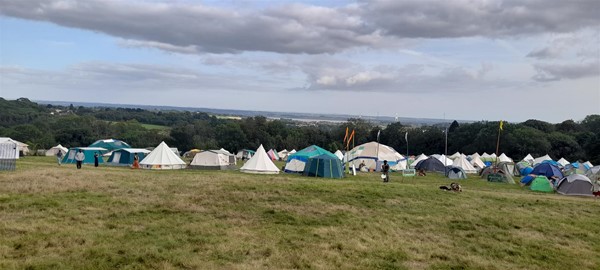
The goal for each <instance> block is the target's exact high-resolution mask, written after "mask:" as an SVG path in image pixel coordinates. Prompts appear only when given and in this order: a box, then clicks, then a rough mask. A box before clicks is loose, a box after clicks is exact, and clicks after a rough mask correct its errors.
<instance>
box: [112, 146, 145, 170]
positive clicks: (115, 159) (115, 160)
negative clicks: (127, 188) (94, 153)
mask: <svg viewBox="0 0 600 270" xmlns="http://www.w3.org/2000/svg"><path fill="white" fill-rule="evenodd" d="M149 153H150V150H146V149H136V148H123V149H119V150H115V151H114V152H112V154H111V155H110V157H109V158H108V161H107V162H106V165H113V166H130V165H132V164H133V158H134V157H135V154H138V158H139V159H138V161H142V160H143V159H144V157H146V155H147V154H149Z"/></svg>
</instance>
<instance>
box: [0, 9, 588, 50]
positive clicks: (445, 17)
mask: <svg viewBox="0 0 600 270" xmlns="http://www.w3.org/2000/svg"><path fill="white" fill-rule="evenodd" d="M0 5H1V6H2V8H1V9H0V14H2V15H5V16H11V17H18V18H23V19H29V20H37V21H46V22H51V23H55V24H58V25H62V26H66V27H74V28H81V29H87V30H91V31H98V32H102V33H106V34H108V35H112V36H115V37H119V38H121V39H123V41H121V42H120V45H122V46H128V47H150V48H156V49H160V50H164V51H170V52H176V53H187V54H197V53H205V52H210V53H239V52H243V51H265V52H276V53H289V54H322V53H337V52H340V51H343V50H347V49H350V48H356V47H375V48H379V47H388V46H398V44H402V42H401V40H402V39H412V38H415V39H418V38H456V37H472V36H485V37H506V36H515V35H528V34H539V33H548V32H550V33H562V32H572V31H577V30H579V29H582V28H586V27H597V26H598V25H599V20H600V19H599V17H598V14H597V12H598V10H600V1H597V0H578V1H563V0H554V1H550V0H547V1H541V0H534V1H527V2H523V1H517V0H507V1H499V0H490V1H469V0H456V1H447V0H404V1H396V0H393V1H392V0H387V1H386V0H376V1H368V2H360V3H357V4H350V5H346V6H342V7H337V8H330V7H320V6H313V5H305V4H287V5H277V4H276V6H273V7H269V8H265V9H260V10H243V11H238V10H234V9H232V8H224V7H211V6H207V5H202V4H186V3H185V2H176V3H170V4H167V3H160V2H153V1H150V2H140V1H132V2H125V1H100V0H88V1H75V0H62V1H61V0H27V1H22V0H0Z"/></svg>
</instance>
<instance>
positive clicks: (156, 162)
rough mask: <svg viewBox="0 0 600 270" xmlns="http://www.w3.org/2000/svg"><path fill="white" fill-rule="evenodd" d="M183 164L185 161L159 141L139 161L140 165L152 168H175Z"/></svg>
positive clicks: (179, 167) (182, 166) (181, 166)
mask: <svg viewBox="0 0 600 270" xmlns="http://www.w3.org/2000/svg"><path fill="white" fill-rule="evenodd" d="M185 166H186V164H185V162H184V161H183V160H181V158H180V157H179V156H177V155H175V153H174V152H173V151H172V150H171V148H169V146H168V145H167V144H166V143H165V142H161V143H160V144H159V145H158V146H157V147H156V148H154V150H152V152H150V154H148V155H147V156H146V157H145V158H144V160H142V162H140V167H142V168H143V169H152V170H177V169H183V168H185Z"/></svg>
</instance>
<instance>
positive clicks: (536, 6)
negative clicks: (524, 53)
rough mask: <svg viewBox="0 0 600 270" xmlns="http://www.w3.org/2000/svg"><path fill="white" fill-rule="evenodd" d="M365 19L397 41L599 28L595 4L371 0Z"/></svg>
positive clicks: (588, 0)
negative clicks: (400, 39) (399, 39)
mask: <svg viewBox="0 0 600 270" xmlns="http://www.w3.org/2000/svg"><path fill="white" fill-rule="evenodd" d="M362 6H363V7H364V10H365V15H363V16H364V17H366V18H368V19H366V20H367V21H370V22H374V23H375V24H376V25H378V26H380V27H381V28H382V29H384V30H385V31H384V34H386V35H393V36H396V37H400V38H458V37H473V36H484V37H511V36H520V35H529V34H540V33H564V32H572V31H576V30H579V29H582V28H587V27H593V26H598V25H599V24H600V17H598V10H600V2H599V1H597V0H579V1H563V0H553V1H550V0H548V1H541V0H533V1H519V0H505V1H495V0H487V1H475V0H455V1H445V0H404V1H395V0H375V1H368V2H365V3H364V4H363V5H362Z"/></svg>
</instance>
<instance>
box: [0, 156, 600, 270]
mask: <svg viewBox="0 0 600 270" xmlns="http://www.w3.org/2000/svg"><path fill="white" fill-rule="evenodd" d="M278 165H279V166H280V165H281V164H278ZM449 183H450V181H449V180H447V179H445V178H442V177H440V176H435V175H429V176H427V177H420V178H406V179H402V178H401V177H400V176H399V175H392V182H391V183H387V184H384V183H381V182H380V179H379V177H378V174H362V175H359V176H355V177H348V178H346V179H342V180H326V179H318V178H305V177H301V176H296V175H287V174H280V175H249V174H242V173H240V172H223V171H198V170H181V171H160V172H159V171H144V170H135V171H134V170H131V169H128V168H112V167H100V168H93V167H90V166H84V168H83V169H82V170H76V169H75V166H74V165H69V166H64V165H63V166H62V167H59V166H57V165H56V164H55V163H54V159H53V158H41V157H26V158H23V159H20V160H19V163H18V170H17V171H16V172H0V269H48V268H49V269H146V268H152V269H157V268H158V269H181V268H183V269H198V268H200V269H292V268H302V269H336V268H337V269H339V268H343V269H598V267H599V266H600V256H598V254H600V200H598V199H593V198H579V197H565V196H560V195H555V194H539V193H533V192H530V191H528V190H525V189H522V188H520V187H519V186H517V185H508V184H499V183H488V182H485V181H483V180H481V179H479V178H477V177H472V178H470V179H468V180H463V181H462V182H461V183H462V186H463V189H464V192H462V193H459V194H457V193H450V192H443V191H440V190H439V189H438V186H439V185H442V184H449Z"/></svg>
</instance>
